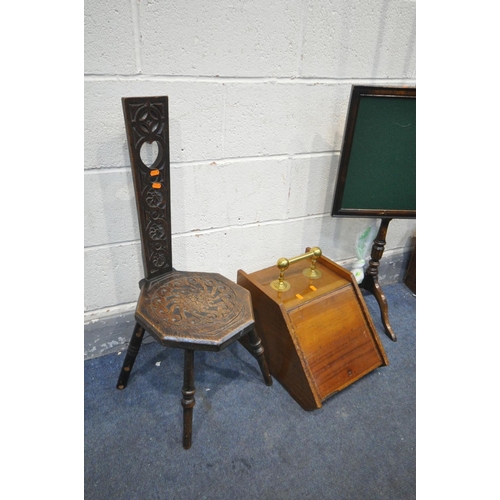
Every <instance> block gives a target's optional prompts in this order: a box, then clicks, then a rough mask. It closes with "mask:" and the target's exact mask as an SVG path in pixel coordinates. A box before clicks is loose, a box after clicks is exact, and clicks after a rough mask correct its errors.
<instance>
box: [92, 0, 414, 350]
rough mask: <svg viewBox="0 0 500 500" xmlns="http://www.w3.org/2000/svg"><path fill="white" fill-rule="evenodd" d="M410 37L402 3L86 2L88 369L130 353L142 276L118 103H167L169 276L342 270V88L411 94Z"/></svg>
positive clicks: (345, 235)
mask: <svg viewBox="0 0 500 500" xmlns="http://www.w3.org/2000/svg"><path fill="white" fill-rule="evenodd" d="M415 36H416V35H415V2H414V1H409V0H359V1H356V2H353V1H352V0H335V1H334V0H331V1H329V0H273V1H272V2H269V1H267V0H252V1H250V0H210V1H203V2H202V1H201V0H183V1H180V0H170V1H168V2H166V1H161V0H157V1H152V0H151V1H150V0H109V1H107V2H99V1H97V0H86V2H85V77H84V80H85V111H84V113H85V151H84V164H85V165H84V167H85V170H84V188H85V250H84V251H85V310H84V321H85V324H86V339H85V343H86V348H85V349H86V350H85V355H86V356H87V357H90V356H95V355H99V354H102V353H105V352H108V351H109V350H110V349H115V350H116V349H118V348H120V346H121V344H123V343H124V342H125V341H128V338H129V337H130V335H131V326H130V325H129V323H130V322H132V321H133V311H134V309H135V303H136V300H137V296H138V291H139V289H138V285H137V284H138V281H139V280H140V279H141V278H142V276H143V270H142V262H141V254H140V238H139V231H138V223H137V216H136V208H135V200H134V190H133V185H132V177H131V172H130V162H129V158H128V152H127V144H126V137H125V128H124V121H123V114H122V108H121V98H122V97H129V96H140V95H168V96H169V113H170V149H171V184H172V225H173V252H174V254H173V260H174V267H175V268H177V269H180V270H186V271H210V272H218V273H221V274H223V275H225V276H226V277H228V278H230V279H232V280H234V281H235V280H236V273H237V270H238V269H244V270H245V271H247V272H253V271H256V270H258V269H261V268H263V267H267V266H271V265H274V264H275V263H276V260H277V259H278V258H279V257H284V256H287V257H292V256H295V255H299V254H300V253H302V252H303V251H304V249H305V247H306V246H316V245H318V246H320V247H321V248H322V250H323V252H324V254H325V255H327V256H328V257H330V258H332V259H334V260H336V261H337V262H341V263H346V264H348V263H349V262H351V261H352V260H353V259H354V258H355V241H356V236H357V235H358V233H359V232H360V231H361V230H363V229H364V228H365V227H366V226H367V224H369V222H370V221H369V220H367V219H347V218H332V217H331V216H330V209H331V205H332V201H333V189H334V183H335V178H336V170H337V166H338V162H339V155H340V149H341V144H342V137H343V133H344V124H345V118H346V112H347V106H348V100H349V94H350V89H351V85H353V84H375V85H401V84H402V85H415V84H416V80H415V79H416V75H415ZM415 226H416V222H415V220H393V221H392V222H391V224H390V226H389V231H388V237H387V245H386V250H385V253H384V259H389V260H391V259H392V260H398V259H399V260H398V262H402V261H403V260H404V256H405V255H407V254H408V253H409V251H410V246H411V244H412V237H413V235H414V233H415ZM116 318H119V320H117V319H116ZM106 322H108V324H109V325H111V324H113V325H118V324H120V325H122V326H123V328H122V327H120V328H121V329H120V328H118V329H116V328H115V330H113V328H111V330H113V334H112V335H111V337H109V334H107V335H108V337H109V338H107V339H106V340H103V338H102V335H103V334H102V332H103V331H105V330H106V329H105V328H102V327H103V325H104V326H105V325H106ZM98 331H99V332H101V333H96V332H98Z"/></svg>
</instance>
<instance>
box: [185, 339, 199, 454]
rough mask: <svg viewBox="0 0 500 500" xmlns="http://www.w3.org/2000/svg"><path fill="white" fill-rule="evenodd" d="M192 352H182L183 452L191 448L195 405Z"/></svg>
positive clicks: (190, 350)
mask: <svg viewBox="0 0 500 500" xmlns="http://www.w3.org/2000/svg"><path fill="white" fill-rule="evenodd" d="M195 392H196V390H195V387H194V351H193V350H192V349H185V350H184V385H183V386H182V407H183V408H184V411H183V413H184V424H183V433H182V445H183V446H184V449H185V450H189V448H191V436H192V433H193V406H194V405H195V402H196V401H195V399H194V394H195Z"/></svg>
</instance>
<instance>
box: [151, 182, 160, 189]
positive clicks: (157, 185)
mask: <svg viewBox="0 0 500 500" xmlns="http://www.w3.org/2000/svg"><path fill="white" fill-rule="evenodd" d="M153 188H154V189H160V188H161V184H160V183H159V182H153Z"/></svg>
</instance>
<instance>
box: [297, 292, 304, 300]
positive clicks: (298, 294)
mask: <svg viewBox="0 0 500 500" xmlns="http://www.w3.org/2000/svg"><path fill="white" fill-rule="evenodd" d="M295 297H297V298H298V299H300V300H302V299H303V298H304V297H302V295H300V293H297V294H295Z"/></svg>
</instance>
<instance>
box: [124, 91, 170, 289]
mask: <svg viewBox="0 0 500 500" xmlns="http://www.w3.org/2000/svg"><path fill="white" fill-rule="evenodd" d="M122 105H123V113H124V115H125V128H126V130H127V139H128V147H129V154H130V162H131V164H132V172H133V178H134V188H135V194H136V196H135V198H136V201H137V212H138V216H139V228H140V231H141V240H142V259H143V264H144V272H145V275H146V278H147V279H152V278H154V277H156V276H159V275H161V274H163V273H165V272H168V271H170V270H172V237H171V234H172V231H171V214H170V152H169V131H168V98H167V97H149V98H147V99H146V101H145V100H144V98H134V97H129V98H123V99H122ZM144 144H151V145H152V144H156V146H157V157H156V159H153V160H152V161H151V162H147V161H145V160H144V161H143V158H142V157H141V149H142V148H143V146H144Z"/></svg>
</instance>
